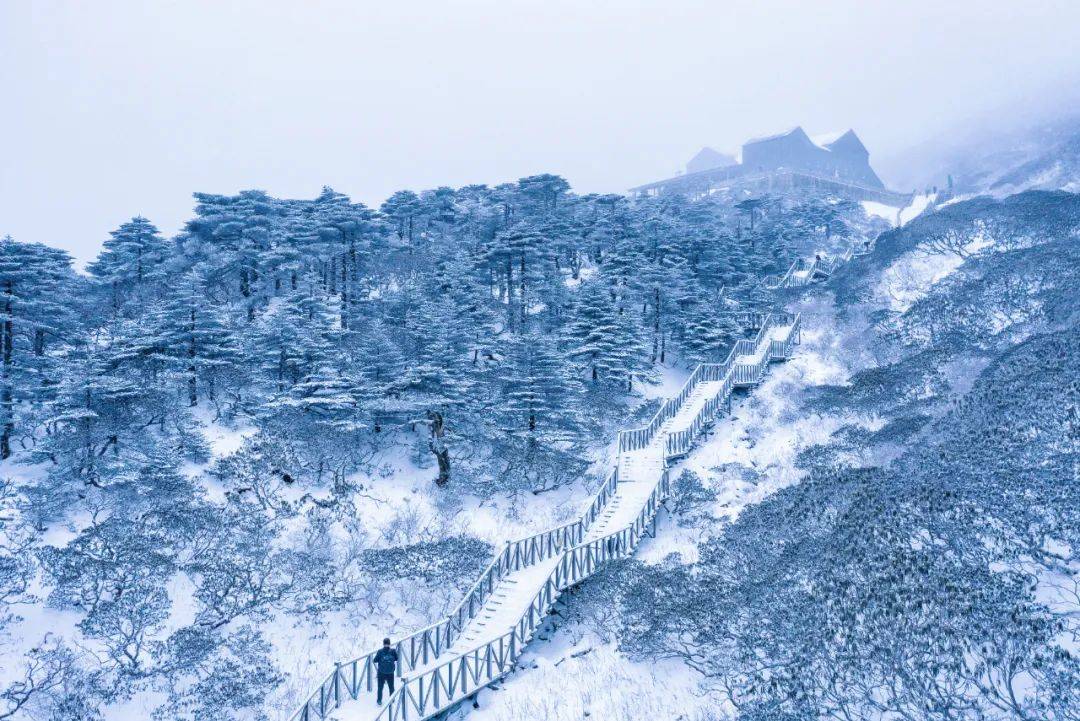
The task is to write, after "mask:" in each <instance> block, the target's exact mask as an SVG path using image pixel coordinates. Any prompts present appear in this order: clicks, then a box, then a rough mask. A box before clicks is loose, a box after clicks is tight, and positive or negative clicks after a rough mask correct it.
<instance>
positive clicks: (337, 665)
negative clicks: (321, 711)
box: [334, 661, 341, 708]
mask: <svg viewBox="0 0 1080 721" xmlns="http://www.w3.org/2000/svg"><path fill="white" fill-rule="evenodd" d="M334 708H341V661H334Z"/></svg>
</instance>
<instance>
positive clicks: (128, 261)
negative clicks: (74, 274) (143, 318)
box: [87, 215, 170, 310]
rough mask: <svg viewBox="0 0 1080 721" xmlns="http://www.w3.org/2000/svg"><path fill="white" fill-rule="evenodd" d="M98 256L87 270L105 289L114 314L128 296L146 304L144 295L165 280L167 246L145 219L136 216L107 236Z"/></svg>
mask: <svg viewBox="0 0 1080 721" xmlns="http://www.w3.org/2000/svg"><path fill="white" fill-rule="evenodd" d="M109 236H110V237H109V239H108V240H106V241H105V243H104V245H103V247H102V251H101V253H100V254H99V255H98V257H97V259H95V260H94V261H93V262H92V263H90V264H89V265H88V266H87V270H88V271H89V272H90V274H91V275H92V276H93V277H94V278H96V279H97V280H98V282H100V283H101V284H102V285H103V286H105V287H106V288H107V289H108V292H109V297H110V299H111V302H112V306H113V308H114V310H119V308H120V307H121V305H123V303H124V302H125V301H126V300H127V299H128V297H129V296H131V295H133V294H134V295H136V297H137V298H139V299H143V300H145V299H146V298H148V297H149V296H148V295H147V293H146V291H147V289H148V288H151V287H153V286H154V285H155V284H158V283H160V282H162V281H163V280H164V279H165V268H164V262H165V259H166V258H167V257H168V255H169V250H170V249H169V244H168V243H167V242H166V241H165V239H164V238H162V237H161V233H160V232H159V231H158V229H157V227H155V226H154V224H153V223H151V222H150V221H149V220H147V219H146V218H144V217H142V216H141V215H140V216H136V217H134V218H132V219H131V220H129V221H128V222H126V223H123V224H122V225H121V226H120V227H119V228H117V229H116V230H114V231H112V232H111V233H109Z"/></svg>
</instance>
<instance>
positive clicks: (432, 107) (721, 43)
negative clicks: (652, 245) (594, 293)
mask: <svg viewBox="0 0 1080 721" xmlns="http://www.w3.org/2000/svg"><path fill="white" fill-rule="evenodd" d="M1078 27H1080V2H1076V1H1075V0H1068V1H1061V2H1050V1H1047V0H1026V1H1025V2H1017V1H1016V0H1007V1H1005V0H982V1H979V2H974V1H968V0H952V1H950V2H942V1H941V0H935V1H933V2H922V1H915V0H903V1H902V2H892V1H891V0H890V1H884V0H881V1H879V0H859V1H848V0H843V1H841V0H814V1H810V0H804V1H803V2H775V1H769V0H753V1H752V2H742V1H741V0H738V1H733V0H699V2H680V1H678V0H667V1H665V2H638V1H636V0H620V1H618V2H586V1H584V0H582V1H581V2H564V1H562V0H543V1H542V2H514V1H513V0H498V1H495V0H491V1H486V0H485V1H479V0H475V1H472V2H463V1H459V2H455V1H453V0H442V1H430V2H407V1H403V0H386V1H384V2H373V1H370V0H368V1H361V0H354V1H353V2H344V1H342V2H330V1H323V2H315V1H313V0H305V1H304V2H300V1H299V0H295V1H293V2H271V1H268V0H262V1H260V2H233V1H226V0H214V1H213V2H195V1H194V0H183V1H178V2H165V1H164V0H158V1H154V0H138V1H135V0H133V1H131V2H105V1H103V0H94V1H93V2H76V1H75V0H72V1H70V2H51V1H49V0H33V1H32V2H31V0H0V142H2V146H0V151H2V152H0V235H2V234H5V233H10V234H11V235H13V236H15V237H16V238H18V239H20V240H27V241H40V242H45V243H49V244H51V245H57V246H60V247H63V248H66V249H68V250H69V251H71V252H72V253H73V254H74V255H75V256H76V258H77V260H78V261H79V262H80V263H81V262H85V261H86V260H87V259H89V258H91V257H93V256H94V254H96V252H97V250H98V249H99V247H100V244H101V241H102V240H103V239H104V238H105V237H107V233H108V231H109V230H111V229H113V228H115V227H116V226H117V225H119V224H120V223H121V222H123V221H124V220H125V219H127V218H129V217H130V216H132V215H136V214H142V215H145V216H147V217H149V218H150V219H151V220H152V221H154V222H155V223H156V224H157V225H158V226H159V227H160V228H162V230H163V231H165V232H167V233H169V234H171V233H174V232H175V231H176V230H177V229H179V227H180V226H181V224H182V223H183V221H184V220H185V219H186V218H187V217H188V216H189V215H190V213H191V207H192V201H191V192H192V191H195V190H202V191H207V192H218V193H233V192H235V191H237V190H240V189H245V188H261V189H264V190H267V191H268V192H270V193H271V194H274V195H279V196H291V197H312V196H314V195H316V194H317V193H318V191H319V189H320V188H321V186H323V185H331V186H333V187H334V188H335V189H337V190H339V191H341V192H344V193H348V194H349V195H351V196H353V198H354V199H357V200H362V201H364V202H366V203H368V204H371V205H375V206H378V204H379V203H380V202H381V201H382V200H383V199H384V198H385V197H386V196H387V195H389V194H390V193H391V192H393V191H394V190H397V189H400V188H413V189H416V190H420V189H424V188H430V187H435V186H437V185H451V186H459V185H464V184H467V183H488V184H495V183H498V182H503V181H508V180H514V179H517V178H519V177H521V176H524V175H529V174H533V173H538V172H553V173H559V174H561V175H563V176H565V177H566V178H567V179H568V180H569V181H570V183H571V184H572V185H573V186H574V188H575V190H577V191H579V192H587V191H621V190H625V189H626V188H627V187H629V186H631V185H635V184H638V183H641V182H646V181H649V180H653V179H657V178H658V177H666V176H668V175H672V174H673V173H674V172H675V171H676V170H677V169H679V168H680V167H681V166H682V165H683V164H684V163H685V161H686V160H687V158H689V157H690V156H691V155H692V154H693V153H694V152H696V151H697V150H698V149H699V148H700V147H701V146H702V145H713V146H715V147H717V148H720V149H735V148H736V147H737V146H738V145H739V144H740V143H741V141H742V140H744V139H745V138H746V137H748V136H752V135H760V134H764V133H768V132H772V131H776V130H780V129H783V128H785V127H787V126H790V125H795V124H801V125H803V126H804V127H805V128H806V130H807V131H808V132H809V133H811V134H815V133H820V132H826V131H831V130H834V129H841V128H846V127H849V126H850V127H854V128H855V129H856V130H857V131H858V132H859V134H860V135H861V136H862V138H863V140H864V142H865V143H866V144H867V146H868V147H869V149H870V152H871V162H872V163H874V161H875V160H877V161H880V162H879V163H878V166H879V169H881V170H883V171H885V172H883V173H882V174H883V176H884V177H885V180H886V182H887V183H888V182H889V180H890V177H889V173H888V165H889V159H890V157H892V158H893V159H894V161H895V158H897V157H900V156H901V155H902V152H903V150H904V149H905V148H908V147H910V146H912V145H915V144H917V143H920V142H922V141H925V140H926V139H927V138H928V137H931V136H932V135H933V134H935V133H938V132H941V131H942V129H946V128H951V129H953V132H956V129H957V128H961V129H962V128H963V127H964V123H965V121H966V119H968V118H973V117H976V116H982V117H985V116H986V115H987V114H988V113H992V112H1004V113H1006V114H1008V113H1010V112H1012V111H1013V110H1015V109H1019V108H1026V107H1029V106H1031V105H1032V104H1039V103H1042V102H1045V101H1046V99H1047V98H1050V99H1052V98H1054V97H1055V95H1059V94H1061V93H1062V92H1065V91H1066V90H1067V89H1069V88H1074V87H1075V85H1076V80H1077V78H1078V77H1080V53H1078V52H1077V50H1076V46H1075V43H1076V29H1077V28H1078Z"/></svg>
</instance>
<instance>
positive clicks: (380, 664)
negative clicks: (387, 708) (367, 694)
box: [375, 638, 398, 706]
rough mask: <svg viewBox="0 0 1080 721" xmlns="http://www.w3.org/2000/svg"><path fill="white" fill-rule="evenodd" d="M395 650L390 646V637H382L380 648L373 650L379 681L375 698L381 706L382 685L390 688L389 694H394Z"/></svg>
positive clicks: (396, 657) (396, 658)
mask: <svg viewBox="0 0 1080 721" xmlns="http://www.w3.org/2000/svg"><path fill="white" fill-rule="evenodd" d="M397 661H398V655H397V651H395V650H394V649H392V648H390V639H388V638H384V639H383V642H382V648H380V649H379V650H378V651H376V652H375V672H376V674H377V678H378V682H379V691H378V693H377V694H376V695H375V700H376V701H377V702H378V704H379V705H380V706H382V690H383V686H384V685H385V686H388V687H389V688H390V693H389V694H388V695H389V696H393V695H394V672H395V671H397Z"/></svg>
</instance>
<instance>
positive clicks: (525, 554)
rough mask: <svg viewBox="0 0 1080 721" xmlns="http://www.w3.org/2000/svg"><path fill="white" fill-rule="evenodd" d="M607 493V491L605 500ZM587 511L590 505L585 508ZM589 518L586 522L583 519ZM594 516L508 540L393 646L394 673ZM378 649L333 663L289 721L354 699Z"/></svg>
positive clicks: (417, 661) (368, 678)
mask: <svg viewBox="0 0 1080 721" xmlns="http://www.w3.org/2000/svg"><path fill="white" fill-rule="evenodd" d="M614 478H615V474H614V473H613V474H612V476H611V477H609V479H608V481H607V482H605V484H604V486H602V487H601V489H600V492H599V493H598V494H597V497H600V496H601V495H602V494H604V493H605V491H606V490H607V489H608V488H609V487H612V488H613V487H614V486H613V485H612V479H614ZM609 496H610V492H608V493H607V495H606V496H604V497H605V499H606V498H607V497H609ZM590 511H592V509H591V508H590ZM586 518H588V521H586V520H585V519H586ZM593 518H595V512H591V513H590V512H586V514H585V516H584V517H582V518H581V519H579V520H577V521H574V522H572V523H568V524H565V525H563V526H559V527H557V528H552V529H548V530H546V531H541V532H540V533H536V534H534V535H532V536H528V537H526V538H521V539H518V540H516V541H507V543H506V545H505V546H504V547H503V549H502V550H501V551H499V553H497V554H496V556H495V558H494V559H493V560H492V561H491V563H490V564H488V566H487V567H486V568H485V569H484V571H483V572H482V573H481V574H480V578H478V579H477V581H476V582H475V583H474V584H473V585H472V587H471V588H470V589H469V591H468V593H466V594H465V597H464V598H462V600H461V601H460V602H459V603H458V605H457V606H455V607H454V609H453V610H451V611H450V613H448V614H447V615H446V617H445V618H443V619H442V620H440V621H438V622H437V623H434V624H432V625H430V626H427V627H426V628H422V629H420V630H419V631H416V632H415V633H413V634H411V635H409V636H406V637H405V638H402V639H400V640H399V641H398V642H397V643H396V644H394V648H395V649H396V650H397V652H398V675H399V676H403V675H404V674H405V672H406V671H410V670H412V669H415V668H418V667H422V666H424V665H426V664H428V663H430V662H432V661H434V660H435V659H437V658H439V656H441V655H442V654H443V653H444V652H445V651H446V649H448V648H450V646H451V645H452V644H453V642H454V640H455V639H457V638H458V636H460V635H461V632H462V630H463V629H464V628H465V626H466V625H467V624H468V622H469V621H470V620H472V619H473V618H474V617H475V616H476V614H477V613H479V612H480V609H481V608H483V606H484V602H485V601H486V600H487V598H488V597H489V596H490V595H491V594H492V593H493V592H494V591H495V588H496V586H497V585H498V582H499V581H500V580H502V578H503V577H504V576H506V575H508V574H509V573H511V572H513V571H517V570H520V569H522V568H527V567H529V566H532V565H534V564H536V563H539V562H540V561H543V560H545V559H547V558H550V557H551V556H553V555H555V554H556V553H560V552H562V551H563V550H565V549H566V548H568V547H570V546H572V545H574V544H578V543H581V541H582V540H583V539H584V537H585V531H586V530H587V527H588V524H589V523H591V522H592V519H593ZM377 651H378V649H376V650H373V651H370V652H369V653H367V654H365V655H363V656H360V657H359V658H354V659H352V660H351V661H346V662H344V663H337V664H335V668H334V670H333V672H331V674H330V675H329V676H327V677H326V678H325V679H324V680H323V682H322V683H320V684H319V687H318V688H317V689H316V690H315V693H313V694H312V695H311V696H310V697H309V698H308V700H307V702H306V703H305V704H304V705H303V706H302V707H301V708H300V709H299V710H298V711H297V712H296V713H294V714H293V715H292V716H291V717H290V718H291V720H292V721H311V720H312V719H315V718H318V719H322V718H324V717H325V716H326V714H327V713H328V712H329V711H330V710H331V709H333V708H337V707H338V706H339V705H340V704H341V702H342V701H344V700H345V696H344V694H346V693H347V694H348V695H349V697H351V698H352V699H356V698H357V696H358V695H359V693H360V692H361V691H364V690H366V691H369V692H370V691H372V690H373V689H374V684H375V665H374V657H375V654H376V653H377Z"/></svg>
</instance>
